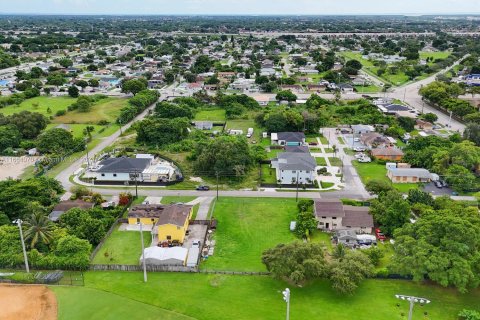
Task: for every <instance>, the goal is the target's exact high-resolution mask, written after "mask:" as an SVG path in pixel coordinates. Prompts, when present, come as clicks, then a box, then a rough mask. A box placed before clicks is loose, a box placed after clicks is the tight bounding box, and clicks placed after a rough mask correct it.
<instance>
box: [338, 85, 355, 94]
mask: <svg viewBox="0 0 480 320" xmlns="http://www.w3.org/2000/svg"><path fill="white" fill-rule="evenodd" d="M338 87H339V88H340V90H342V92H344V93H353V92H355V88H354V87H353V86H352V85H351V84H348V83H340V84H339V85H338Z"/></svg>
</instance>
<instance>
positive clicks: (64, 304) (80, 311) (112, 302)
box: [51, 287, 192, 320]
mask: <svg viewBox="0 0 480 320" xmlns="http://www.w3.org/2000/svg"><path fill="white" fill-rule="evenodd" d="M51 289H52V290H53V292H55V294H56V296H57V300H58V318H59V319H65V320H85V319H92V320H93V319H98V320H117V319H143V320H154V319H165V320H182V319H192V318H190V317H187V316H183V315H180V314H177V313H175V312H172V311H169V310H164V309H161V308H159V307H156V306H153V305H151V304H146V303H143V302H138V301H136V300H135V299H129V298H125V297H122V296H120V295H117V294H116V293H110V292H104V291H101V290H96V289H92V288H83V287H75V288H68V287H51Z"/></svg>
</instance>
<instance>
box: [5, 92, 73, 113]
mask: <svg viewBox="0 0 480 320" xmlns="http://www.w3.org/2000/svg"><path fill="white" fill-rule="evenodd" d="M75 101H77V99H74V98H70V97H47V96H41V97H35V98H32V99H28V100H25V101H23V102H22V103H21V104H20V105H19V106H17V107H15V106H8V107H5V108H1V109H0V113H3V114H4V115H6V116H9V115H12V114H14V113H19V112H22V111H31V112H38V113H41V114H43V115H45V116H47V117H49V116H55V113H56V112H57V111H58V110H66V109H67V107H68V106H70V105H72V104H73V103H74V102H75ZM48 108H50V111H51V112H50V113H48V112H47V109H48Z"/></svg>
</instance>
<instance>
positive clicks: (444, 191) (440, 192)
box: [423, 182, 454, 196]
mask: <svg viewBox="0 0 480 320" xmlns="http://www.w3.org/2000/svg"><path fill="white" fill-rule="evenodd" d="M423 191H425V192H428V193H430V194H431V195H433V196H451V195H452V194H453V192H454V191H453V190H452V189H450V188H437V187H435V185H434V184H433V182H430V183H428V184H426V185H425V186H424V188H423Z"/></svg>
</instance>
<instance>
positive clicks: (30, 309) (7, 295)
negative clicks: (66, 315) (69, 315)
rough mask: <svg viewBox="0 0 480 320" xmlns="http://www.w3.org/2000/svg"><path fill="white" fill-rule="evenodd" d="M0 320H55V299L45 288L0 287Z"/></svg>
mask: <svg viewBox="0 0 480 320" xmlns="http://www.w3.org/2000/svg"><path fill="white" fill-rule="evenodd" d="M0 319H1V320H17V319H25V320H56V319H57V299H56V297H55V294H54V293H53V292H52V291H51V290H50V289H48V288H47V287H45V286H20V285H0Z"/></svg>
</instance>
